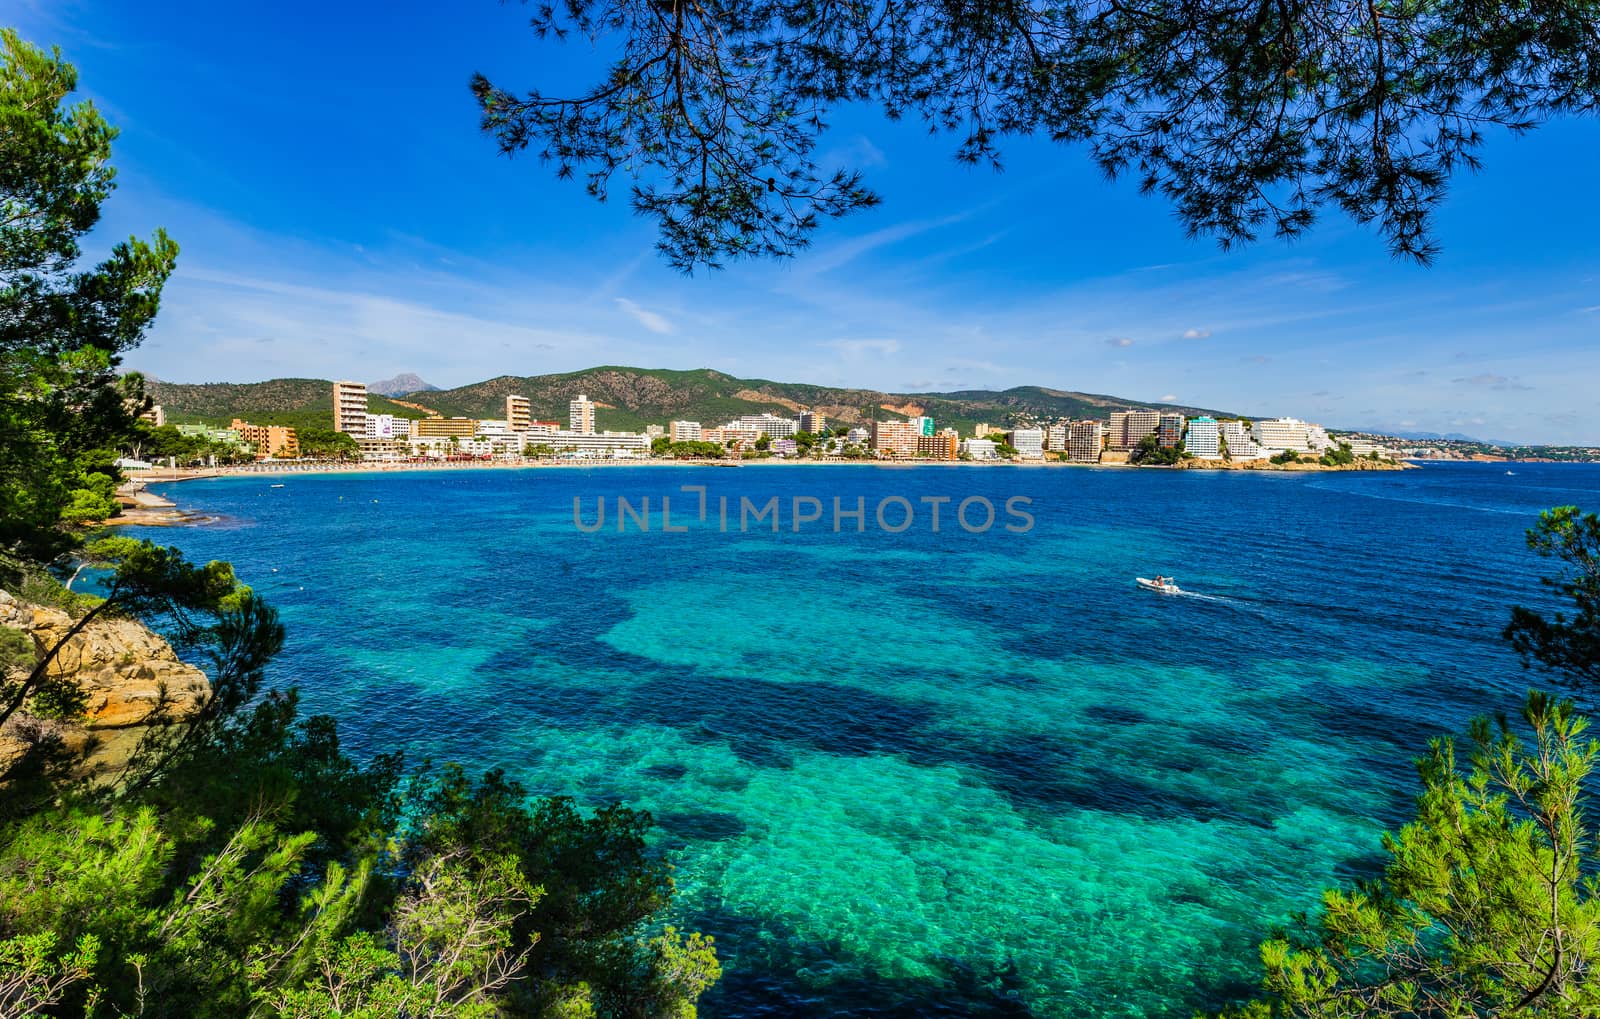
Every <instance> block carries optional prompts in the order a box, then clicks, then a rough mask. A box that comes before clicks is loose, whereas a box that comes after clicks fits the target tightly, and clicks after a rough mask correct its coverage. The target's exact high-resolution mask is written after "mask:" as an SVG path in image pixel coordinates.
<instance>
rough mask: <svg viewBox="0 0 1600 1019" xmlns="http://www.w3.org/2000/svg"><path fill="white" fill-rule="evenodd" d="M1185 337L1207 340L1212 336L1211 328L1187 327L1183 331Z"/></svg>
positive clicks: (1187, 338)
mask: <svg viewBox="0 0 1600 1019" xmlns="http://www.w3.org/2000/svg"><path fill="white" fill-rule="evenodd" d="M1183 338H1184V339H1186V340H1207V339H1210V338H1211V330H1209V329H1185V330H1184V331H1183Z"/></svg>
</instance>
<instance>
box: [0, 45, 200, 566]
mask: <svg viewBox="0 0 1600 1019" xmlns="http://www.w3.org/2000/svg"><path fill="white" fill-rule="evenodd" d="M76 88H77V73H76V71H75V70H74V69H73V67H72V65H71V64H68V63H66V62H64V61H63V60H62V59H61V56H60V54H59V53H57V52H55V51H51V52H48V53H47V52H45V51H43V50H41V49H39V48H37V47H35V46H32V45H30V44H28V43H26V42H24V41H22V40H21V39H20V38H19V37H18V36H17V34H16V33H15V32H12V31H10V30H3V31H0V547H3V548H10V549H11V550H13V551H14V552H20V553H22V554H25V555H29V556H38V557H49V556H51V555H54V554H55V553H57V552H59V551H60V550H62V549H63V548H66V547H68V546H69V545H70V544H71V542H72V539H71V537H70V536H69V535H68V534H67V533H65V532H64V531H63V530H62V529H61V528H60V526H59V525H60V523H61V522H62V520H63V517H68V516H70V517H73V518H76V519H85V518H98V517H100V516H104V515H105V514H104V513H103V512H101V511H102V510H104V509H106V508H108V507H109V508H112V509H114V504H111V503H109V502H108V498H107V494H108V491H107V490H108V486H109V483H110V481H111V480H112V479H113V478H114V477H115V475H116V468H115V466H114V464H115V461H116V456H117V449H118V448H119V447H120V446H121V445H122V444H123V441H124V439H125V438H126V437H127V436H128V435H129V434H130V433H131V430H132V426H133V421H134V419H135V417H136V416H137V414H138V413H139V412H140V411H142V410H143V409H144V406H145V401H144V397H143V395H142V393H141V391H140V388H139V387H140V380H139V377H138V376H137V375H133V376H129V377H128V378H126V379H124V380H119V379H118V377H117V373H116V368H117V365H118V363H119V360H120V356H121V354H122V353H123V352H124V351H126V350H128V349H129V348H131V347H133V346H135V345H137V344H138V342H139V341H140V339H141V338H142V337H143V335H144V332H145V330H146V329H147V328H148V327H149V325H150V322H151V320H152V319H153V318H154V317H155V314H156V309H157V307H158V305H159V303H160V298H161V288H162V286H163V285H164V284H165V283H166V280H167V277H168V276H169V275H170V274H171V272H172V269H173V265H174V263H175V261H176V259H177V254H178V247H177V245H176V244H174V243H173V242H172V241H171V240H170V239H168V237H167V235H166V234H165V233H164V232H162V231H157V232H156V235H155V237H154V238H153V239H151V240H149V241H142V240H138V239H129V240H127V241H123V242H122V243H120V244H117V245H115V246H114V247H113V248H112V250H111V253H110V254H109V255H108V256H107V257H106V258H105V260H104V261H102V262H100V263H99V264H98V265H95V266H92V267H83V266H80V265H79V256H80V247H79V243H80V241H81V239H82V238H83V236H84V235H85V234H87V233H88V232H89V231H90V230H91V229H92V228H93V227H94V226H95V224H96V223H97V222H98V221H99V218H100V206H101V204H102V203H103V202H104V201H105V200H106V198H107V197H108V196H109V195H110V194H111V191H112V188H113V183H114V179H115V172H114V171H113V169H112V168H111V164H110V161H109V160H110V155H111V142H112V139H114V138H115V137H116V131H115V130H114V129H113V128H112V127H111V126H110V125H109V124H107V123H106V121H105V119H104V118H103V117H101V115H100V112H99V111H98V110H97V109H95V107H94V105H93V104H92V103H88V102H82V103H77V104H75V105H66V98H67V97H68V96H69V95H70V94H71V93H72V92H73V91H74V90H76Z"/></svg>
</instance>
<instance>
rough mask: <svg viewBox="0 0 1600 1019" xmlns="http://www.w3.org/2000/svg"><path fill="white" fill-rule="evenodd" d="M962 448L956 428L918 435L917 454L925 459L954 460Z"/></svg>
mask: <svg viewBox="0 0 1600 1019" xmlns="http://www.w3.org/2000/svg"><path fill="white" fill-rule="evenodd" d="M960 450H961V440H960V439H959V438H958V437H957V436H956V431H955V429H954V428H946V429H944V430H943V431H941V432H936V433H934V434H933V435H919V436H917V456H918V457H920V458H922V459H925V460H954V459H955V458H956V457H957V456H958V455H959V454H960Z"/></svg>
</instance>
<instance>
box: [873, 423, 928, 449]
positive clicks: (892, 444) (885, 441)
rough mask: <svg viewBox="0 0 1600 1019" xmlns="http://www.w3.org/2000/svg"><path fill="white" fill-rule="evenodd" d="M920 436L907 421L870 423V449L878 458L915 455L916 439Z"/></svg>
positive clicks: (919, 432) (920, 432)
mask: <svg viewBox="0 0 1600 1019" xmlns="http://www.w3.org/2000/svg"><path fill="white" fill-rule="evenodd" d="M921 434H922V431H921V429H920V428H918V427H914V426H913V425H912V424H911V422H909V421H874V422H872V449H873V451H874V452H876V453H877V454H878V455H879V456H890V457H910V456H915V455H916V453H917V437H918V436H920V435H921Z"/></svg>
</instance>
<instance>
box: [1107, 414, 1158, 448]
mask: <svg viewBox="0 0 1600 1019" xmlns="http://www.w3.org/2000/svg"><path fill="white" fill-rule="evenodd" d="M1160 427H1161V412H1160V411H1155V410H1119V411H1117V412H1115V413H1114V414H1112V415H1111V436H1110V444H1111V448H1112V449H1120V450H1130V449H1138V448H1139V443H1140V442H1142V441H1144V437H1145V436H1146V435H1154V434H1155V433H1156V430H1157V429H1159V428H1160Z"/></svg>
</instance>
